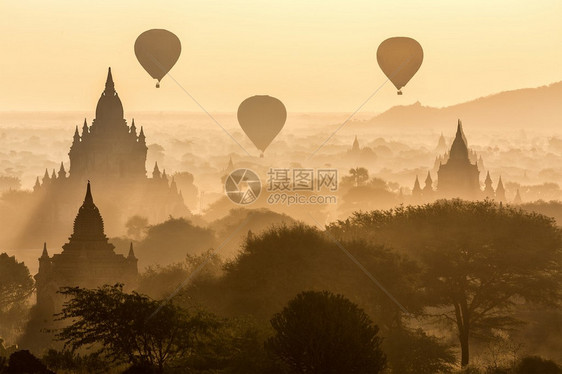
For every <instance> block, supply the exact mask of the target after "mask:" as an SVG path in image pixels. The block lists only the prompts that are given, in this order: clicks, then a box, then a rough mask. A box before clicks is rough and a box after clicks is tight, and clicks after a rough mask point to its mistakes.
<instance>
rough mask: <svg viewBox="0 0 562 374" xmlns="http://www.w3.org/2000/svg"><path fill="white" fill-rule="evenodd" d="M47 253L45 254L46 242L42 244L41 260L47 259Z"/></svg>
mask: <svg viewBox="0 0 562 374" xmlns="http://www.w3.org/2000/svg"><path fill="white" fill-rule="evenodd" d="M48 257H49V253H48V252H47V242H43V253H42V254H41V258H48Z"/></svg>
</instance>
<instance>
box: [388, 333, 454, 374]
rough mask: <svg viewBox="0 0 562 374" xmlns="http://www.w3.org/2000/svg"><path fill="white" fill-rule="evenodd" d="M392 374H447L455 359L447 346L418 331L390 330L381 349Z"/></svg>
mask: <svg viewBox="0 0 562 374" xmlns="http://www.w3.org/2000/svg"><path fill="white" fill-rule="evenodd" d="M382 348H383V350H384V352H385V353H386V355H387V357H388V362H389V367H390V368H391V370H392V373H400V374H434V373H447V372H449V371H450V370H451V368H452V367H453V364H454V363H455V361H456V359H457V357H456V355H455V354H454V353H453V350H452V349H451V346H450V345H448V344H445V343H443V342H441V341H440V340H439V339H437V338H436V337H433V336H429V335H427V334H426V333H425V332H424V331H423V330H422V329H417V330H409V329H406V328H398V329H393V330H390V331H389V332H388V334H387V335H385V338H384V342H383V346H382Z"/></svg>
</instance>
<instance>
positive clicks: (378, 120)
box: [354, 82, 562, 129]
mask: <svg viewBox="0 0 562 374" xmlns="http://www.w3.org/2000/svg"><path fill="white" fill-rule="evenodd" d="M457 118H460V119H462V121H463V123H465V124H466V125H467V126H470V128H478V129H485V128H498V127H501V128H506V127H508V128H516V129H524V128H532V127H537V126H541V127H546V126H561V125H562V82H557V83H553V84H551V85H548V86H542V87H538V88H523V89H518V90H514V91H505V92H501V93H498V94H494V95H490V96H486V97H482V98H479V99H476V100H472V101H468V102H466V103H461V104H456V105H452V106H448V107H444V108H433V107H427V106H423V105H422V104H420V103H419V102H417V103H415V104H412V105H406V106H396V107H393V108H390V109H389V110H387V111H385V112H383V113H381V114H379V115H377V116H375V117H373V118H372V119H370V120H368V121H364V122H361V124H362V125H364V124H368V125H380V126H393V127H395V126H401V127H410V126H415V127H431V128H443V127H444V126H447V127H446V128H450V126H451V124H455V123H456V120H457ZM354 125H355V126H358V125H359V123H358V122H356V123H355V124H354Z"/></svg>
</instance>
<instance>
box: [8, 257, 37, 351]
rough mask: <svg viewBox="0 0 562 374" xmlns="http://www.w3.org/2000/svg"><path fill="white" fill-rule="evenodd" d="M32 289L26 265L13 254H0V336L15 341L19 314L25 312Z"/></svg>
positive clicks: (31, 281) (20, 320)
mask: <svg viewBox="0 0 562 374" xmlns="http://www.w3.org/2000/svg"><path fill="white" fill-rule="evenodd" d="M33 289H34V282H33V278H32V277H31V275H30V274H29V270H28V268H27V266H25V264H24V263H23V262H18V261H17V260H16V258H15V257H14V256H11V257H10V256H8V255H7V254H6V253H2V254H0V337H3V338H5V339H6V340H8V341H9V342H14V341H15V339H16V338H17V334H18V332H19V331H18V330H19V329H20V328H21V325H23V321H24V319H22V318H21V316H22V315H24V314H26V313H27V308H28V305H27V303H26V301H27V299H28V298H29V296H30V295H31V293H32V292H33ZM0 340H1V339H0Z"/></svg>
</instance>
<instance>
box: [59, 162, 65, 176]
mask: <svg viewBox="0 0 562 374" xmlns="http://www.w3.org/2000/svg"><path fill="white" fill-rule="evenodd" d="M61 178H63V179H64V178H66V170H65V169H64V164H63V163H62V162H61V163H60V169H59V179H61Z"/></svg>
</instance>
